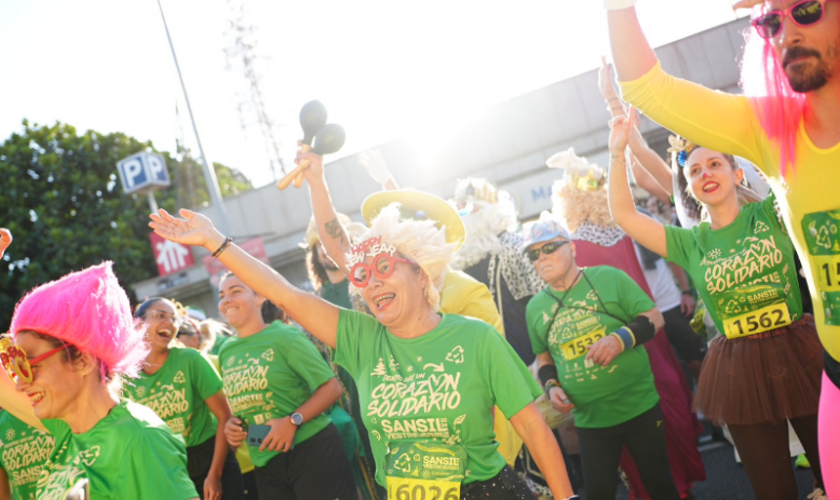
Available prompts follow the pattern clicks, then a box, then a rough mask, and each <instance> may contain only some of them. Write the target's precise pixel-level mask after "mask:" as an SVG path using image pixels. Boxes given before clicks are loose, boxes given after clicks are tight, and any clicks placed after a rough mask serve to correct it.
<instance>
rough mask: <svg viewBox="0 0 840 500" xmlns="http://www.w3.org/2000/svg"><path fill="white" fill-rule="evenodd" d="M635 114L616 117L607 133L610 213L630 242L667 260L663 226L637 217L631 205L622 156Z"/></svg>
mask: <svg viewBox="0 0 840 500" xmlns="http://www.w3.org/2000/svg"><path fill="white" fill-rule="evenodd" d="M634 117H635V115H634V114H633V113H631V114H630V119H627V118H625V117H618V118H616V119H614V120H613V122H612V132H611V133H610V178H609V182H608V188H609V197H610V213H611V215H612V218H613V220H614V221H615V223H616V224H618V225H619V227H621V229H623V230H624V232H625V233H627V234H628V236H630V237H631V238H632V239H634V240H636V241H637V242H639V243H640V244H642V245H644V246H645V247H647V248H648V249H650V250H651V251H653V252H656V253H658V254H659V255H661V256H663V257H667V253H668V246H667V244H666V240H665V226H663V225H662V223H661V222H659V221H657V220H654V219H652V218H650V217H648V216H646V215H643V214H640V213H639V212H638V211H637V210H636V204H635V203H633V193H632V192H631V191H630V184H629V182H628V181H627V162H626V160H625V153H626V150H627V143H628V142H629V139H630V133H631V131H632V129H633V126H634V124H633V122H634V121H635V119H634Z"/></svg>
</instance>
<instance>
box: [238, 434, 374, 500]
mask: <svg viewBox="0 0 840 500" xmlns="http://www.w3.org/2000/svg"><path fill="white" fill-rule="evenodd" d="M254 472H255V476H256V478H257V492H258V493H259V499H260V500H358V494H357V492H356V483H355V481H354V480H353V471H352V470H351V469H350V462H348V461H347V455H345V454H344V445H342V444H341V435H340V434H339V433H338V429H336V427H335V425H333V424H332V423H331V424H330V425H328V426H327V427H324V429H323V430H322V431H321V432H319V433H317V434H315V435H314V436H312V437H311V438H309V439H307V440H306V441H304V442H302V443H300V444H299V445H297V446H295V447H294V448H293V449H291V450H289V451H288V452H287V453H280V454H279V455H277V456H276V457H274V458H272V459H271V460H269V461H268V463H267V464H265V465H264V466H262V467H257V468H256V469H255V470H254Z"/></svg>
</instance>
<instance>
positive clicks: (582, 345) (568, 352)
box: [560, 330, 606, 361]
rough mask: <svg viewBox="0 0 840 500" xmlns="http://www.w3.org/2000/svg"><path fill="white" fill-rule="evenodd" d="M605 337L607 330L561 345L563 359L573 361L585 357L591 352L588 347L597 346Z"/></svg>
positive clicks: (596, 331) (588, 334) (597, 331)
mask: <svg viewBox="0 0 840 500" xmlns="http://www.w3.org/2000/svg"><path fill="white" fill-rule="evenodd" d="M605 336H606V330H595V331H593V332H589V333H587V334H586V335H584V336H582V337H578V338H576V339H573V340H570V341H568V342H566V343H564V344H560V351H561V352H562V353H563V358H564V359H565V360H566V361H571V360H573V359H577V358H579V357H581V356H584V355H585V354H586V353H587V352H589V349H587V347H589V346H592V345H595V342H598V341H599V340H601V339H602V338H604V337H605Z"/></svg>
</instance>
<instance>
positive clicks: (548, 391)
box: [545, 380, 560, 400]
mask: <svg viewBox="0 0 840 500" xmlns="http://www.w3.org/2000/svg"><path fill="white" fill-rule="evenodd" d="M552 387H560V384H559V383H558V382H557V381H556V380H549V381H548V382H546V383H545V399H549V400H550V399H551V388H552Z"/></svg>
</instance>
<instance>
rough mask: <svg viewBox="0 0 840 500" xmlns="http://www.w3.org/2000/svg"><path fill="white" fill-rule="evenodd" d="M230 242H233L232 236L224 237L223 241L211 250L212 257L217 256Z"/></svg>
mask: <svg viewBox="0 0 840 500" xmlns="http://www.w3.org/2000/svg"><path fill="white" fill-rule="evenodd" d="M231 243H233V238H231V237H230V236H228V237H227V238H225V242H224V243H222V246H220V247H219V248H218V249H217V250H216V251H215V252H213V257H217V258H218V257H219V255H222V252H224V251H225V250H227V247H229V246H230V244H231Z"/></svg>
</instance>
